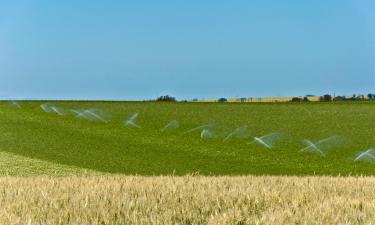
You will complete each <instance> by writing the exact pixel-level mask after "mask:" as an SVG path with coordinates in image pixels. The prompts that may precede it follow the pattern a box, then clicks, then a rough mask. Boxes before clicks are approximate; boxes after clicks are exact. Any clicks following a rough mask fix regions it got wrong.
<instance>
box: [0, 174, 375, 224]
mask: <svg viewBox="0 0 375 225" xmlns="http://www.w3.org/2000/svg"><path fill="white" fill-rule="evenodd" d="M374 187H375V178H373V177H366V178H364V177H347V178H343V177H286V176H285V177H272V176H264V177H261V176H259V177H257V176H243V177H203V176H184V177H176V176H162V177H140V176H87V177H84V176H81V177H79V176H76V177H30V178H20V177H19V178H17V177H2V178H0V204H1V207H0V224H8V225H13V224H81V225H85V224H90V225H95V224H98V225H99V224H101V225H104V224H137V225H141V224H374V223H375V222H374V221H375V214H374V212H375V192H374Z"/></svg>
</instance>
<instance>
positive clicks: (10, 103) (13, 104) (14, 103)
mask: <svg viewBox="0 0 375 225" xmlns="http://www.w3.org/2000/svg"><path fill="white" fill-rule="evenodd" d="M9 105H10V106H13V107H16V108H19V109H20V108H22V107H21V104H20V103H19V102H17V101H11V102H9Z"/></svg>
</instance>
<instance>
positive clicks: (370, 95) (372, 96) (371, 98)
mask: <svg viewBox="0 0 375 225" xmlns="http://www.w3.org/2000/svg"><path fill="white" fill-rule="evenodd" d="M367 97H368V99H370V100H373V99H374V98H375V95H374V94H368V95H367Z"/></svg>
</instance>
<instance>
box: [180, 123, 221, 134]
mask: <svg viewBox="0 0 375 225" xmlns="http://www.w3.org/2000/svg"><path fill="white" fill-rule="evenodd" d="M213 126H214V125H213V124H205V125H202V126H199V127H195V128H193V129H190V130H188V131H185V132H184V134H188V133H192V132H194V131H202V130H204V129H207V128H211V127H213Z"/></svg>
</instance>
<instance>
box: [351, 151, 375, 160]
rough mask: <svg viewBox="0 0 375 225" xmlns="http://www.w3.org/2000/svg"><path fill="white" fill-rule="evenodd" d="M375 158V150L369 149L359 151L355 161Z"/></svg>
mask: <svg viewBox="0 0 375 225" xmlns="http://www.w3.org/2000/svg"><path fill="white" fill-rule="evenodd" d="M374 160H375V150H374V149H368V150H366V151H362V152H360V153H358V155H357V156H356V158H355V159H354V161H355V162H356V161H374Z"/></svg>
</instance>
